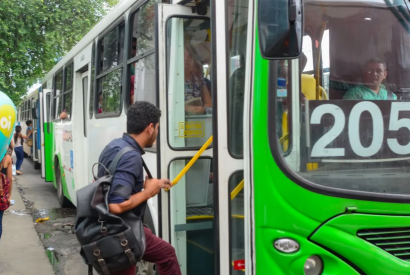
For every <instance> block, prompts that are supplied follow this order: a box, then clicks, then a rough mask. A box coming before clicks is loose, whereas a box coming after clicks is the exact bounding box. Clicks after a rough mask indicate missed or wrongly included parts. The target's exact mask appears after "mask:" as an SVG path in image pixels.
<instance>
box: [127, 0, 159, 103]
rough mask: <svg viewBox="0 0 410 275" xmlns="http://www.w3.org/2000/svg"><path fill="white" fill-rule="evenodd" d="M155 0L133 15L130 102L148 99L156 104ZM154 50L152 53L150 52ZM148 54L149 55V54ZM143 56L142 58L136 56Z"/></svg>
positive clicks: (151, 0)
mask: <svg viewBox="0 0 410 275" xmlns="http://www.w3.org/2000/svg"><path fill="white" fill-rule="evenodd" d="M154 4H155V1H154V0H150V1H148V2H147V3H146V4H145V5H143V6H142V7H141V8H140V9H138V10H137V11H136V12H135V13H134V14H133V16H132V22H133V23H132V37H131V39H130V41H131V50H130V54H129V56H130V58H132V59H133V60H134V61H135V62H133V63H131V64H130V65H129V66H130V86H129V87H130V92H129V103H130V104H132V103H134V101H136V100H146V101H149V102H151V103H153V104H155V105H156V95H155V55H154V54H153V53H154V48H155V45H154ZM150 52H152V54H151V55H149V53H150ZM147 55H148V56H147ZM137 56H140V57H143V58H142V59H139V58H136V57H137Z"/></svg>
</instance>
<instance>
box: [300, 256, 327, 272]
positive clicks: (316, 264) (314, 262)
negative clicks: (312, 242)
mask: <svg viewBox="0 0 410 275" xmlns="http://www.w3.org/2000/svg"><path fill="white" fill-rule="evenodd" d="M303 269H304V271H305V275H320V274H321V273H322V271H323V261H322V259H321V258H320V257H319V256H316V255H313V256H310V257H309V258H308V259H307V260H306V262H305V266H304V268H303Z"/></svg>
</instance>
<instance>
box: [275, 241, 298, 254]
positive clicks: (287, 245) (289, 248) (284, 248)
mask: <svg viewBox="0 0 410 275" xmlns="http://www.w3.org/2000/svg"><path fill="white" fill-rule="evenodd" d="M274 246H275V248H276V249H277V250H279V251H280V252H283V253H294V252H296V251H298V250H299V247H300V245H299V243H297V242H296V241H294V240H292V239H287V238H282V239H278V240H276V241H275V243H274Z"/></svg>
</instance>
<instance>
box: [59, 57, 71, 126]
mask: <svg viewBox="0 0 410 275" xmlns="http://www.w3.org/2000/svg"><path fill="white" fill-rule="evenodd" d="M73 66H74V64H73V63H71V64H70V65H68V66H66V68H65V69H64V70H65V85H64V86H65V87H64V93H63V99H62V100H63V102H62V112H61V113H60V118H61V119H70V117H71V108H72V97H73V77H74V75H73Z"/></svg>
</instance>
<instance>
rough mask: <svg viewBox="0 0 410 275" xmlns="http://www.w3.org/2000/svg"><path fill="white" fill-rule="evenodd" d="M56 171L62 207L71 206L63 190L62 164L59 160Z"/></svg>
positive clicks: (58, 193) (56, 163) (59, 199)
mask: <svg viewBox="0 0 410 275" xmlns="http://www.w3.org/2000/svg"><path fill="white" fill-rule="evenodd" d="M55 173H56V183H57V198H58V202H59V203H60V206H61V207H68V206H70V201H69V200H68V199H67V198H66V197H65V196H64V191H63V181H62V179H61V172H60V164H59V163H58V161H56V162H55Z"/></svg>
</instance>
